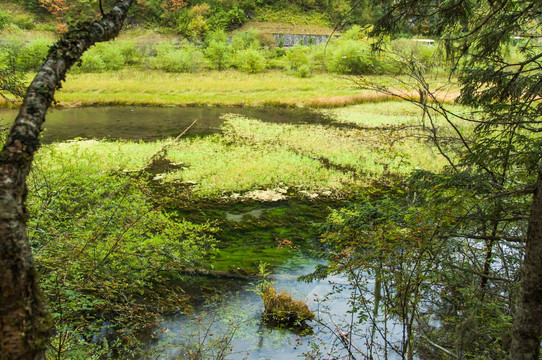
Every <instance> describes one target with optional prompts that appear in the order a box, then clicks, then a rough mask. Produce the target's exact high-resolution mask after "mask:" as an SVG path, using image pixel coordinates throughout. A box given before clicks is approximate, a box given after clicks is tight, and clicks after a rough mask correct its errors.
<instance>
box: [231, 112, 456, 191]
mask: <svg viewBox="0 0 542 360" xmlns="http://www.w3.org/2000/svg"><path fill="white" fill-rule="evenodd" d="M369 121H371V120H370V119H369ZM394 121H401V120H400V119H390V123H391V122H394ZM403 122H404V120H403ZM390 126H391V125H390ZM417 135H419V134H418V132H417V131H413V130H411V129H406V130H395V129H393V128H391V127H386V128H384V129H379V130H366V129H351V128H339V127H334V126H321V125H290V124H287V125H278V124H269V123H263V122H261V121H257V120H252V119H245V118H240V117H232V118H230V119H229V120H228V121H227V122H226V124H225V126H224V136H225V137H226V139H229V140H230V141H232V142H236V143H242V142H244V143H246V144H252V145H253V146H262V145H266V146H271V144H273V146H275V147H277V148H280V149H289V150H291V151H294V152H295V153H297V154H303V155H304V156H306V157H309V158H312V159H319V160H320V162H323V163H324V164H326V165H327V166H330V167H334V168H339V169H343V170H345V171H348V172H350V173H352V174H356V175H357V176H358V179H359V178H361V179H363V181H366V180H367V177H372V176H377V177H379V176H382V175H385V174H388V173H394V174H406V173H408V172H410V171H412V170H413V169H422V168H423V169H426V170H430V171H437V170H439V169H441V168H442V166H443V165H445V163H444V158H442V157H441V156H439V155H438V154H437V153H436V152H435V149H433V148H432V147H430V146H429V144H428V143H427V142H425V141H423V140H422V141H420V140H419V139H420V137H419V136H417Z"/></svg>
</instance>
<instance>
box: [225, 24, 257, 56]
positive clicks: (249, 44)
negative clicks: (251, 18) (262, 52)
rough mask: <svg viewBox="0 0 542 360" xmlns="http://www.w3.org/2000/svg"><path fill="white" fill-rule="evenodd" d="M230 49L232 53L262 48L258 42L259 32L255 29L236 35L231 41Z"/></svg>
mask: <svg viewBox="0 0 542 360" xmlns="http://www.w3.org/2000/svg"><path fill="white" fill-rule="evenodd" d="M230 46H231V49H232V51H233V52H236V51H239V50H247V49H259V48H260V47H261V46H262V43H261V41H260V32H259V31H258V30H255V29H249V30H248V31H245V32H242V33H238V34H236V35H235V36H233V38H232V39H231V44H230Z"/></svg>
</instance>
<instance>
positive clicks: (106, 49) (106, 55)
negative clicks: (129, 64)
mask: <svg viewBox="0 0 542 360" xmlns="http://www.w3.org/2000/svg"><path fill="white" fill-rule="evenodd" d="M95 50H96V51H98V53H99V54H100V55H101V58H102V60H103V62H104V63H105V69H106V70H119V69H122V68H123V67H124V65H125V64H126V60H125V59H124V56H123V55H122V52H121V49H120V48H119V47H118V46H117V44H115V43H112V42H106V43H97V44H96V47H95Z"/></svg>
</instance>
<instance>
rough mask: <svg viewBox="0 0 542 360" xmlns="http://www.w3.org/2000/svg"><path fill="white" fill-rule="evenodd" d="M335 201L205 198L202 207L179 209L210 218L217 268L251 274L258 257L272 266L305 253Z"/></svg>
mask: <svg viewBox="0 0 542 360" xmlns="http://www.w3.org/2000/svg"><path fill="white" fill-rule="evenodd" d="M334 205H337V203H336V202H334V201H323V200H321V201H318V202H316V201H302V200H286V201H279V202H275V203H260V202H255V201H252V202H237V203H230V204H224V203H218V202H217V203H216V204H214V205H213V204H212V203H208V204H206V206H205V208H202V207H201V204H200V207H199V208H198V209H197V211H194V210H196V209H192V211H191V209H186V208H185V209H182V210H178V211H177V213H178V215H179V216H182V217H184V218H185V219H187V220H190V221H193V222H203V221H214V222H215V223H216V225H217V226H218V227H219V228H220V231H219V232H218V233H217V234H216V237H217V239H218V240H219V243H218V247H219V249H220V251H219V255H218V256H217V257H216V259H214V260H213V261H212V263H211V268H212V269H214V270H218V271H231V272H236V273H239V274H246V275H251V274H256V273H257V272H258V265H259V264H260V263H261V262H265V263H267V264H269V267H270V268H274V267H277V266H280V265H281V264H284V263H285V262H287V261H288V260H291V259H293V258H298V259H302V258H303V257H306V252H307V250H308V249H310V248H311V247H313V246H314V245H315V244H317V243H318V241H317V236H318V235H319V232H320V231H319V229H318V227H317V226H316V225H315V224H317V223H322V222H323V221H324V220H325V217H326V216H327V214H328V213H329V208H330V207H331V206H334Z"/></svg>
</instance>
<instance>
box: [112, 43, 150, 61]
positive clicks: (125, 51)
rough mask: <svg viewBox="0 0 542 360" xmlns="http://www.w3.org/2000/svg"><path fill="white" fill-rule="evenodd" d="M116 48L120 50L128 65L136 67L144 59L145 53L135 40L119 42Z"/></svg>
mask: <svg viewBox="0 0 542 360" xmlns="http://www.w3.org/2000/svg"><path fill="white" fill-rule="evenodd" d="M114 46H115V47H116V48H117V49H119V51H120V53H121V55H122V56H123V57H124V62H125V63H126V65H135V64H138V63H140V62H141V60H142V59H143V51H142V50H141V49H140V48H139V46H138V45H137V43H136V42H135V41H134V40H117V41H115V44H114Z"/></svg>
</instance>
